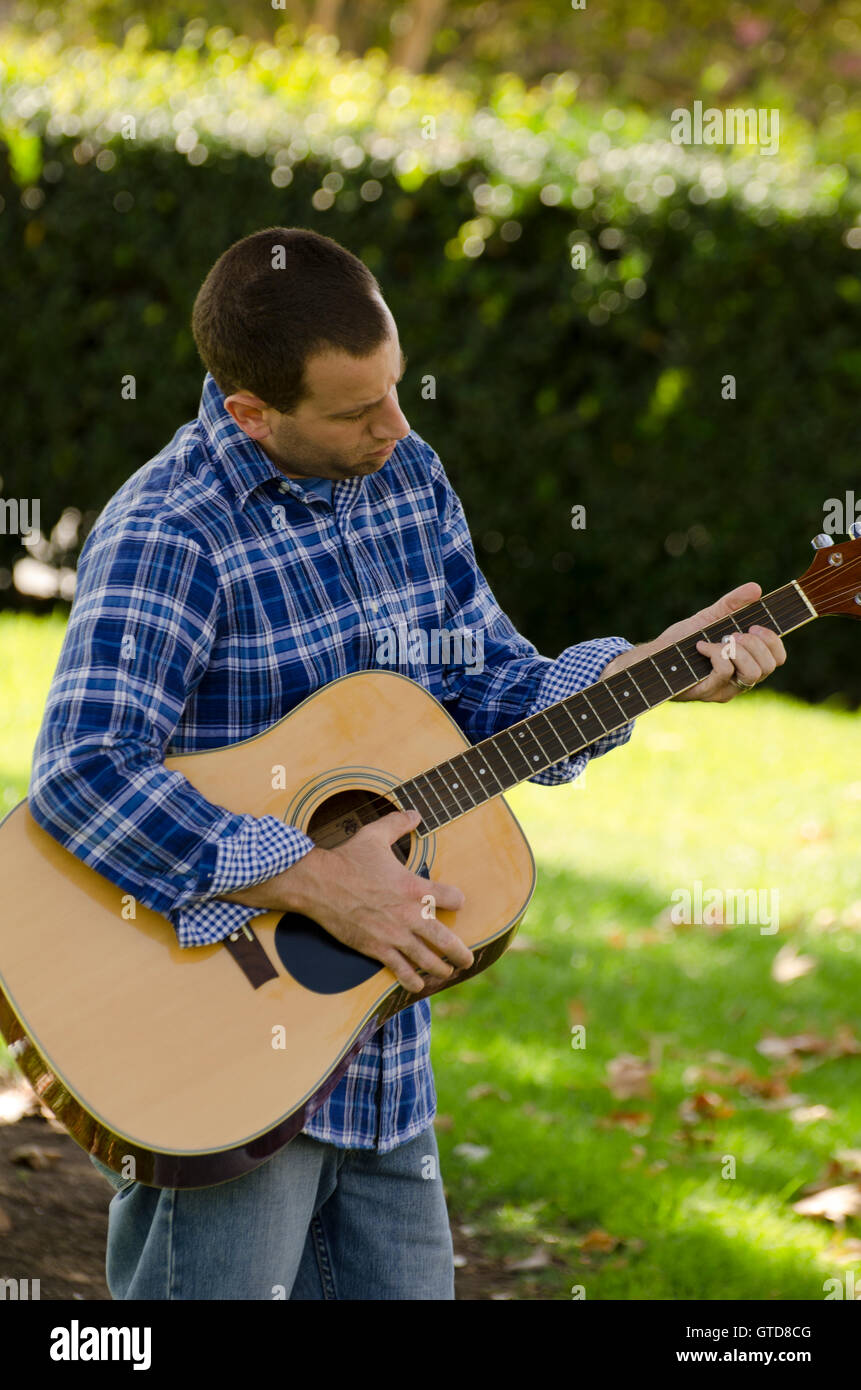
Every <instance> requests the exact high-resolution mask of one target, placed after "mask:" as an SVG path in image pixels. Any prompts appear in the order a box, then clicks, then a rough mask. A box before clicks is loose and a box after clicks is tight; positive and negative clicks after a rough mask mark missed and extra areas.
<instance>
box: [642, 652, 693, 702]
mask: <svg viewBox="0 0 861 1390" xmlns="http://www.w3.org/2000/svg"><path fill="white" fill-rule="evenodd" d="M651 661H652V665H653V666H654V668H655V670H656V671H657V672H658V674H659V675H660V677H661V680H662V681H665V682H666V685H667V689H668V690H669V691H670V694H671V695H678V693H679V691H680V690H685V689H686V688H687V687H688V686H689V685H690V680H689V675H690V672H689V671H688V670H686V669H685V667H686V666H687V663H686V662H683V661H682V654H681V652H680V651H679V650H678V648H677V647H675V646H673V647H669V648H667V649H666V650H664V651H660V652H655V655H654V656H653V657H652V658H651Z"/></svg>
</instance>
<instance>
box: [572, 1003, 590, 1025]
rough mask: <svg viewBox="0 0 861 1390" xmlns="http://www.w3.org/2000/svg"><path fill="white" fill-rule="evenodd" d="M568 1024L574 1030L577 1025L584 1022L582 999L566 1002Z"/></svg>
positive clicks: (584, 1011) (584, 1012)
mask: <svg viewBox="0 0 861 1390" xmlns="http://www.w3.org/2000/svg"><path fill="white" fill-rule="evenodd" d="M568 1022H569V1023H570V1024H571V1027H572V1028H576V1027H577V1025H578V1023H585V1022H586V1005H585V1004H584V1003H583V1000H582V999H569V1000H568Z"/></svg>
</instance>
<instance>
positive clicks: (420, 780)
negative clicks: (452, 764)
mask: <svg viewBox="0 0 861 1390" xmlns="http://www.w3.org/2000/svg"><path fill="white" fill-rule="evenodd" d="M432 772H433V768H430V769H429V770H428V771H427V772H422V773H420V774H419V776H418V777H414V778H413V782H412V784H413V786H414V787H418V786H419V784H421V795H422V797H423V798H424V800H425V801H426V802H427V804H428V806H429V807H430V813H431V818H432V820H433V821H435V822H436V823H437V824H439V825H445V823H446V821H447V820H448V819H449V817H448V813H447V811H446V806H445V802H444V801H443V800H442V798H441V797H440V794H439V792H438V791H437V789H436V787H435V786H434V784H433V782H432V781H431V773H432ZM434 828H435V827H434Z"/></svg>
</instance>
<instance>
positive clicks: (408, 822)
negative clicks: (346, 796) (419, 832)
mask: <svg viewBox="0 0 861 1390" xmlns="http://www.w3.org/2000/svg"><path fill="white" fill-rule="evenodd" d="M420 820H421V813H420V812H419V811H416V810H412V809H411V810H409V811H392V812H390V814H389V815H387V816H380V819H379V820H378V821H372V822H371V824H372V826H379V827H380V830H381V832H382V834H383V836H384V837H385V842H386V844H387V845H393V844H394V843H395V841H396V840H399V839H400V838H401V836H402V835H406V833H407V831H408V830H415V828H416V826H417V825H418V823H419V821H420ZM365 828H366V829H367V827H365Z"/></svg>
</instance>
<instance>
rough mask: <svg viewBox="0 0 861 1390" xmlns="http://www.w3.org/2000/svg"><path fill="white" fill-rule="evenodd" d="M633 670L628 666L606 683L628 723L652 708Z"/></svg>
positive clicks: (608, 678) (610, 677)
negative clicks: (632, 673)
mask: <svg viewBox="0 0 861 1390" xmlns="http://www.w3.org/2000/svg"><path fill="white" fill-rule="evenodd" d="M631 669H632V668H631V667H630V666H627V667H626V668H625V670H624V671H615V672H614V673H613V675H612V676H608V677H607V679H606V680H605V682H604V684H605V685H606V687H607V689H608V690H609V691H610V693H611V695H612V696H613V699H614V700H615V701H616V704H617V705H618V706H619V709H620V710H621V711H622V713H623V714H624V715H625V718H626V722H628V721H629V720H631V719H634V718H635V717H636V716H637V715H638V714H642V713H643V711H644V710H647V709H649V708H650V705H649V701H648V700H647V699H646V697H645V695H644V694H643V692H642V690H641V689H640V687H639V686H638V684H637V682H636V681H635V680H634V678H633V676H632V675H631Z"/></svg>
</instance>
